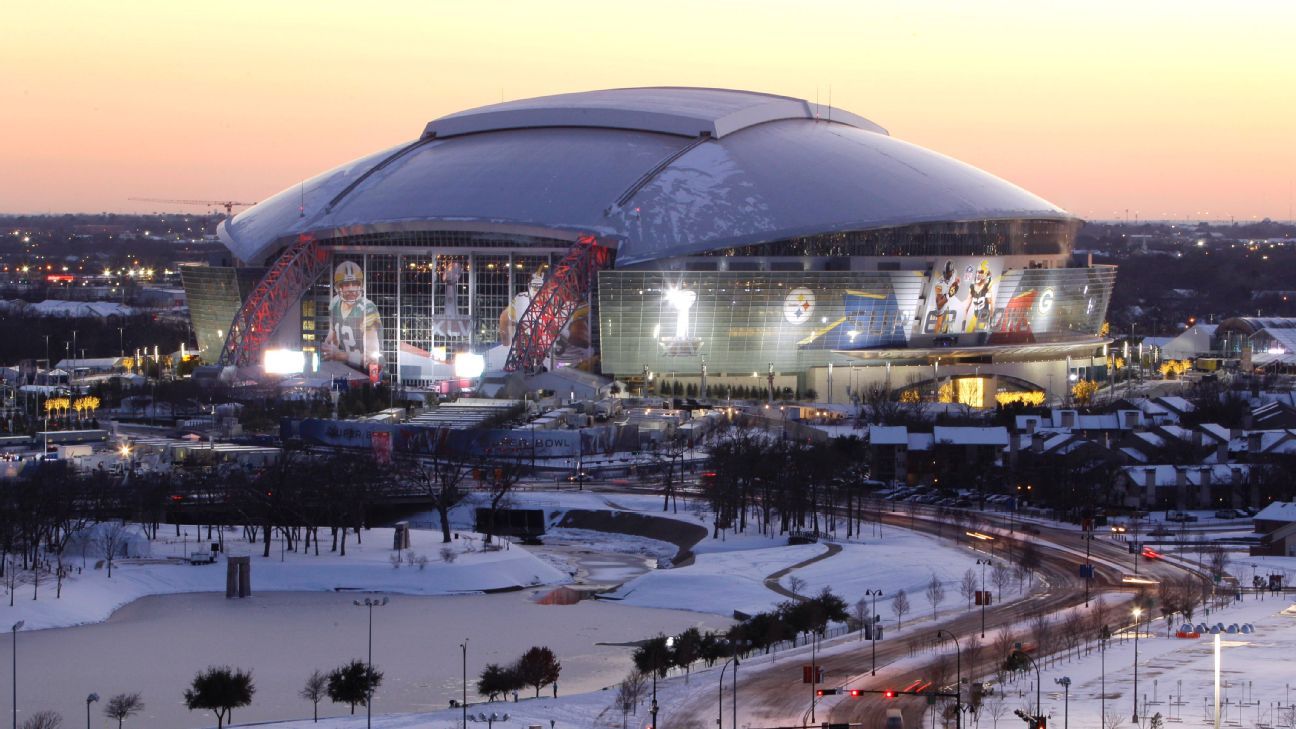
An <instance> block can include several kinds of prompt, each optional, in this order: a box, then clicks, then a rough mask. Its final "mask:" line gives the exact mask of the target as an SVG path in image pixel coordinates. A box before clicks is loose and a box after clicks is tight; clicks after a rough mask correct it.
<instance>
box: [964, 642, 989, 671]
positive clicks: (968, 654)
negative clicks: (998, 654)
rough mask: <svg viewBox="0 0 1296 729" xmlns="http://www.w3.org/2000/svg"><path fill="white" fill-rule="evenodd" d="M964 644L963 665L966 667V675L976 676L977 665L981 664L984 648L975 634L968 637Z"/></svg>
mask: <svg viewBox="0 0 1296 729" xmlns="http://www.w3.org/2000/svg"><path fill="white" fill-rule="evenodd" d="M965 643H966V645H964V646H963V663H964V664H965V665H967V667H968V668H967V672H968V675H971V676H976V675H977V664H978V663H980V662H981V654H982V653H983V652H984V649H985V646H984V645H983V644H982V643H981V639H980V638H978V637H977V635H976V633H973V634H971V635H969V636H968V638H967V640H966V641H965Z"/></svg>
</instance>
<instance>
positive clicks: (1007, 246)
mask: <svg viewBox="0 0 1296 729" xmlns="http://www.w3.org/2000/svg"><path fill="white" fill-rule="evenodd" d="M1080 225H1081V223H1080V222H1079V221H1074V220H1066V221H1063V220H978V221H971V222H961V223H959V222H955V223H921V224H918V225H908V226H902V227H896V228H878V229H873V230H859V231H845V232H840V233H823V234H820V235H813V236H806V237H802V238H790V239H786V240H779V241H772V242H769V243H757V244H754V245H748V246H741V247H736V248H721V249H717V250H714V251H710V252H707V253H702V254H699V255H708V256H1009V255H1053V254H1066V253H1070V252H1071V245H1072V242H1073V241H1074V239H1075V234H1076V231H1078V230H1079V228H1080Z"/></svg>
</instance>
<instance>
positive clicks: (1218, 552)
mask: <svg viewBox="0 0 1296 729" xmlns="http://www.w3.org/2000/svg"><path fill="white" fill-rule="evenodd" d="M1208 554H1209V555H1210V558H1209V559H1210V568H1211V572H1212V573H1214V574H1216V575H1223V574H1224V570H1225V569H1227V568H1228V564H1229V554H1228V552H1226V551H1225V550H1224V547H1222V546H1220V545H1218V544H1212V545H1211V546H1210V548H1209V552H1208Z"/></svg>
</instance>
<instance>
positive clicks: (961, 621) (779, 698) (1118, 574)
mask: <svg viewBox="0 0 1296 729" xmlns="http://www.w3.org/2000/svg"><path fill="white" fill-rule="evenodd" d="M980 516H981V517H982V519H983V520H984V521H988V522H990V524H991V525H992V526H989V527H987V526H983V525H982V526H978V527H977V528H979V529H980V530H982V531H985V532H987V533H990V534H994V535H995V537H996V538H995V539H994V541H993V542H976V541H975V540H973V539H971V538H968V537H966V536H962V535H963V532H964V531H965V530H964V529H963V528H962V527H958V526H952V525H950V524H948V523H945V522H942V521H940V520H939V516H935V515H930V514H923V513H919V514H917V515H916V517H914V516H911V515H910V514H908V513H902V512H883V514H882V521H883V523H884V524H888V525H891V526H894V527H902V528H911V529H915V530H918V531H925V532H931V533H941V534H944V535H947V536H948V535H959V536H956V537H955V539H959V538H960V537H962V540H964V541H966V542H969V543H976V544H977V545H978V546H983V545H985V544H993V545H998V547H997V548H996V549H995V550H994V551H997V552H998V554H994V555H992V556H995V557H997V558H1001V559H1002V558H1006V557H1007V555H1006V554H1003V553H1004V552H1005V551H1006V550H1008V549H1011V550H1012V552H1013V553H1016V552H1017V551H1018V550H1020V549H1021V546H1022V545H1023V544H1024V543H1025V542H1026V541H1027V540H1029V541H1032V542H1034V544H1035V545H1036V546H1037V547H1038V548H1039V554H1040V558H1041V566H1040V567H1039V569H1038V570H1037V574H1038V575H1039V577H1040V579H1038V580H1037V581H1036V588H1035V589H1034V590H1033V591H1032V592H1031V593H1030V594H1028V595H1026V596H1024V597H1022V598H1021V599H1018V600H1015V601H1012V602H1009V603H1005V604H1001V605H996V606H993V607H992V608H990V609H988V610H986V613H985V621H986V622H985V632H986V638H985V640H984V641H983V642H982V651H981V656H982V658H981V665H979V666H978V667H977V670H975V671H973V670H972V669H971V668H970V667H966V666H965V667H964V671H963V675H964V676H972V677H975V676H978V675H981V676H983V675H986V674H988V673H990V672H992V671H993V670H994V666H993V660H994V659H993V658H992V656H993V646H992V645H990V644H989V643H990V641H991V640H992V639H993V636H994V635H995V634H996V633H997V632H998V631H999V629H1000V628H1001V627H1003V626H1011V625H1013V624H1018V623H1024V622H1026V621H1028V620H1029V619H1030V618H1031V617H1032V616H1034V615H1036V614H1038V613H1039V612H1040V611H1041V610H1044V611H1048V612H1050V613H1052V612H1057V611H1060V610H1064V609H1067V608H1070V607H1073V606H1076V605H1082V604H1084V602H1085V588H1084V581H1083V580H1082V579H1081V578H1080V576H1079V569H1080V567H1081V565H1083V564H1085V560H1086V557H1085V540H1084V539H1083V538H1082V536H1081V535H1080V534H1079V533H1078V532H1075V531H1071V530H1067V529H1059V528H1055V527H1048V526H1040V525H1036V524H1030V525H1025V526H1024V527H1023V525H1017V527H1016V529H1015V530H1014V531H1012V532H1010V531H1009V525H1008V524H1007V523H1006V522H1005V520H1004V518H1003V517H1002V515H998V514H994V513H984V514H981V515H980ZM1023 528H1025V529H1027V530H1030V531H1031V532H1037V533H1027V532H1024V531H1022V529H1023ZM1126 544H1127V543H1126V542H1114V541H1111V540H1109V539H1107V538H1104V537H1098V536H1096V537H1095V538H1094V539H1092V540H1091V542H1090V547H1091V553H1092V557H1091V561H1092V562H1093V563H1094V566H1095V579H1094V580H1093V582H1092V583H1091V592H1090V599H1092V598H1093V597H1096V596H1097V595H1099V594H1103V593H1112V592H1124V593H1132V592H1136V591H1137V590H1138V589H1139V587H1138V586H1131V585H1127V584H1124V583H1122V582H1121V578H1122V577H1123V576H1124V575H1125V574H1128V573H1130V572H1132V571H1133V569H1132V568H1133V564H1134V560H1135V555H1131V554H1129V553H1128V551H1127V548H1126ZM1138 569H1139V571H1140V573H1142V574H1143V575H1146V576H1149V577H1153V578H1156V579H1167V578H1171V577H1174V576H1176V575H1178V574H1180V573H1181V571H1180V570H1179V568H1177V567H1174V566H1172V565H1169V564H1167V563H1161V562H1146V561H1144V562H1143V563H1142V564H1140V565H1139V568H1138ZM1117 615H1118V613H1115V612H1113V613H1112V617H1113V618H1116V617H1117ZM981 619H982V618H981V612H980V611H979V610H978V611H967V612H960V613H959V614H958V615H955V616H950V617H947V618H943V619H942V620H941V621H940V622H938V623H932V624H929V625H928V626H926V627H925V628H924V629H923V630H922V632H916V633H910V635H909V636H908V637H906V638H905V639H903V640H901V639H895V640H882V641H878V643H877V646H876V648H877V675H876V676H872V675H870V669H871V666H872V653H871V649H872V647H873V646H872V645H871V644H870V643H869V642H867V641H864V642H860V641H858V640H857V637H853V636H849V635H848V636H844V637H842V638H838V639H836V640H835V641H832V642H831V643H832V644H833V645H848V646H852V647H850V648H849V649H848V650H847V651H845V652H840V651H839V652H836V653H834V654H833V655H830V656H825V657H822V658H820V659H819V660H818V661H816V662H817V663H818V665H820V666H822V667H823V668H824V670H825V673H826V675H827V676H828V677H829V680H828V681H827V682H825V683H824V684H821V685H822V686H823V687H839V686H849V687H850V688H858V689H869V690H883V689H903V688H904V687H906V686H907V685H909V684H910V683H912V682H913V681H915V680H919V679H923V680H928V677H926V676H924V675H923V673H922V670H921V669H914V668H905V667H898V666H892V665H891V664H893V663H895V662H896V661H897V660H899V659H903V658H907V657H908V648H909V644H910V642H911V641H913V640H915V639H916V638H919V637H920V636H923V635H927V636H932V637H934V636H935V634H936V631H937V630H938V629H939V630H947V631H950V632H951V633H952V634H954V635H955V636H957V637H958V638H959V639H960V642H961V643H962V644H963V645H964V647H966V644H967V641H966V639H965V636H971V635H973V634H976V635H978V636H979V635H980V633H981ZM1019 640H1025V638H1024V637H1019ZM950 650H951V651H952V650H953V649H952V647H951V648H950ZM808 662H809V655H808V654H807V655H805V656H803V657H798V658H795V659H785V660H782V661H780V662H778V663H774V664H768V663H765V662H764V661H758V660H756V659H755V658H753V660H751V661H750V662H748V663H744V664H743V665H744V666H745V667H746V666H750V668H744V671H743V672H742V673H741V674H740V678H739V697H740V699H739V700H740V702H741V703H742V705H743V707H744V712H743V713H744V715H745V716H746V717H747V718H748V720H749V721H750V724H751V726H752V727H788V726H803V725H805V723H806V722H807V715H808V714H809V706H810V698H811V695H812V694H811V691H810V686H809V685H807V684H804V683H802V682H801V665H802V664H803V663H808ZM911 663H912V662H911ZM758 664H759V665H758ZM729 698H730V695H729V693H728V691H726V699H729ZM715 702H716V697H715V696H714V695H711V696H710V697H709V698H708V697H707V695H706V694H702V695H699V696H696V697H694V698H693V699H691V700H690V701H689V702H688V703H686V704H684V705H683V706H679V707H663V709H662V712H661V715H660V722H659V723H660V725H661V726H662V727H664V729H702V728H703V727H712V726H715V718H714V717H715V714H716V703H715ZM891 708H898V709H900V710H901V711H902V712H903V714H904V717H905V724H906V726H910V727H914V726H918V722H920V721H921V719H922V714H923V712H924V711H925V710H926V709H927V703H926V699H925V698H924V697H921V696H901V697H898V698H896V699H884V698H882V696H881V695H879V694H865V695H864V696H862V697H860V698H851V697H849V696H845V697H842V696H837V697H834V698H833V699H830V700H827V701H825V702H824V704H823V706H821V707H819V708H818V709H817V710H816V712H815V714H816V716H815V719H816V723H819V722H825V721H828V722H832V723H850V724H852V725H855V726H860V727H863V728H864V729H883V724H884V720H885V715H886V709H891ZM728 713H729V711H728V708H727V707H726V712H725V714H726V721H728Z"/></svg>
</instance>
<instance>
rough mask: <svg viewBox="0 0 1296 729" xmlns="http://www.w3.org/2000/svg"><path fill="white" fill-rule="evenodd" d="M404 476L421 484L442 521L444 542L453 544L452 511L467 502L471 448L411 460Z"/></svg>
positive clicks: (402, 466) (402, 470)
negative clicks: (451, 532)
mask: <svg viewBox="0 0 1296 729" xmlns="http://www.w3.org/2000/svg"><path fill="white" fill-rule="evenodd" d="M399 470H400V473H401V474H402V475H403V476H404V477H405V478H408V479H409V480H411V481H413V482H415V483H416V484H418V486H419V488H420V490H422V491H423V493H425V494H426V495H427V496H428V498H429V500H431V502H432V508H434V509H436V512H437V516H439V517H440V519H441V541H442V543H445V544H449V543H450V541H451V538H450V510H451V509H453V508H454V507H455V506H456V505H458V503H459V502H460V501H463V498H464V495H465V492H464V489H463V482H464V481H465V480H466V479H467V478H468V476H469V475H471V474H472V453H471V450H470V449H468V448H463V449H455V448H446V449H445V452H444V453H442V454H440V455H439V456H437V457H436V458H432V459H421V458H416V459H410V460H407V461H404V462H402V463H401V464H400V467H399Z"/></svg>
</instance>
